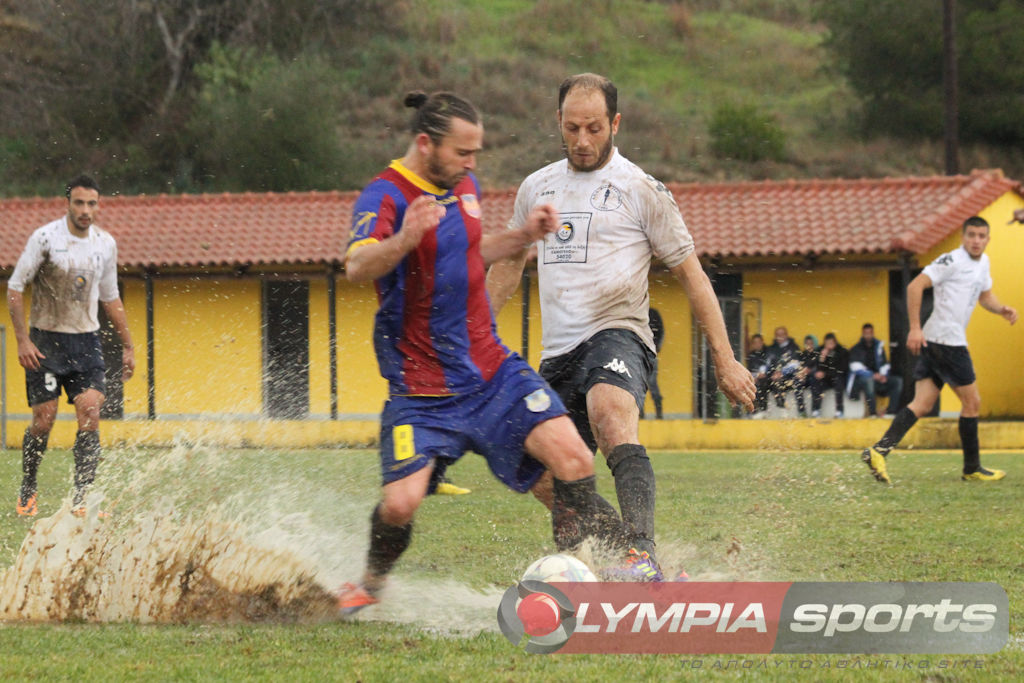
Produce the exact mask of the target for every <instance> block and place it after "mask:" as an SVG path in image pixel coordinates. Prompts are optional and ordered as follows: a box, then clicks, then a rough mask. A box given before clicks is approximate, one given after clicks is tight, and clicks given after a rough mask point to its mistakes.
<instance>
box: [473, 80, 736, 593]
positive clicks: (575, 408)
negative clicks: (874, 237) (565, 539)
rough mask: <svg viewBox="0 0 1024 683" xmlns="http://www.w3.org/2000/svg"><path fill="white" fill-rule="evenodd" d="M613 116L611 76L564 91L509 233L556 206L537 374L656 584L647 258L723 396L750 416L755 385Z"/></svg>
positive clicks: (546, 254) (678, 225)
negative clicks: (542, 159) (558, 138)
mask: <svg viewBox="0 0 1024 683" xmlns="http://www.w3.org/2000/svg"><path fill="white" fill-rule="evenodd" d="M617 109H618V93H617V90H616V88H615V86H614V85H613V84H612V82H611V81H609V80H608V79H607V78H605V77H604V76H599V75H597V74H591V73H585V74H579V75H576V76H571V77H569V78H567V79H566V80H565V81H564V82H563V83H562V84H561V86H560V88H559V92H558V123H559V127H560V129H561V135H562V143H563V149H564V152H565V155H566V158H565V159H564V160H562V161H557V162H555V163H553V164H550V165H548V166H545V167H544V168H542V169H540V170H539V171H537V172H535V173H533V174H532V175H530V176H529V177H528V178H526V180H525V181H523V183H522V185H521V186H520V188H519V192H518V194H517V195H516V200H515V212H514V215H513V218H512V221H511V223H510V226H509V227H510V228H512V229H516V228H519V226H521V225H522V224H523V223H524V222H525V220H526V217H527V216H528V215H529V213H530V211H531V209H533V207H535V206H538V205H541V204H547V203H550V204H553V205H554V206H555V207H556V208H557V209H558V211H559V214H560V216H559V220H560V226H561V227H560V229H559V230H558V232H556V233H554V234H551V235H548V236H547V237H546V238H545V239H544V241H543V242H540V243H538V254H537V267H538V272H539V278H540V301H541V319H542V324H543V346H544V350H543V353H542V355H541V366H540V373H541V375H542V376H543V377H544V378H545V379H547V380H548V382H549V383H550V384H551V386H552V388H554V389H555V391H557V392H558V393H559V395H560V396H561V397H562V400H563V402H565V404H566V406H567V407H568V409H569V411H570V414H571V416H572V418H573V420H574V422H575V423H576V427H577V429H578V430H579V431H580V434H581V435H583V437H584V439H585V440H586V441H587V444H588V445H589V446H590V449H591V450H592V451H594V450H596V449H597V448H600V449H601V452H602V453H603V454H604V456H605V459H606V460H607V463H608V467H609V468H610V469H611V471H612V475H613V476H614V478H615V491H616V495H617V497H618V500H619V506H620V508H621V510H622V517H623V521H624V522H625V523H626V525H627V528H628V531H629V538H628V539H626V540H627V544H626V545H627V546H628V547H629V550H628V558H627V566H629V565H630V564H631V565H634V566H636V567H638V568H639V569H640V571H639V572H637V573H638V576H636V578H641V579H647V580H660V579H661V578H662V575H661V570H660V567H659V565H658V563H657V561H656V559H655V557H654V549H655V543H654V501H655V481H654V471H653V469H652V468H651V463H650V460H649V459H648V457H647V452H646V450H645V449H644V447H643V446H642V445H641V444H640V443H639V427H638V422H639V414H640V409H641V407H642V406H643V401H644V398H645V396H646V393H647V377H648V373H649V370H650V368H651V365H652V363H653V362H654V354H655V346H654V339H653V337H652V334H651V328H650V326H649V325H648V308H649V303H650V301H649V297H648V291H647V290H648V282H647V276H648V271H649V270H650V266H651V261H652V259H654V258H658V259H660V260H661V261H662V263H664V264H665V265H666V266H667V267H668V268H669V270H670V271H671V273H672V274H673V275H674V276H675V277H676V278H677V279H678V280H679V282H680V283H681V284H682V285H683V288H684V290H685V292H686V294H687V296H688V297H689V299H690V303H691V306H692V308H693V311H694V313H695V315H696V317H697V319H698V320H699V321H700V324H701V326H702V328H703V330H704V333H705V334H706V335H707V337H708V340H709V341H710V343H711V348H712V353H713V356H714V362H715V366H716V369H717V377H718V386H719V389H721V390H722V392H723V393H725V395H726V396H727V397H728V398H729V400H730V401H731V402H733V403H734V404H737V403H738V404H741V405H743V406H744V407H745V408H746V409H747V410H753V400H754V395H755V387H754V382H753V380H752V379H751V376H750V373H749V372H748V371H747V370H746V368H744V367H743V365H742V364H741V363H740V362H739V361H737V360H736V358H735V356H734V355H733V351H732V347H731V346H730V344H729V340H728V337H727V336H726V328H725V323H724V321H723V319H722V314H721V309H720V308H719V304H718V300H717V298H716V297H715V293H714V291H713V290H712V287H711V283H710V281H709V280H708V277H707V275H706V274H705V273H704V270H703V269H702V268H701V265H700V261H699V260H698V258H697V255H696V254H695V253H694V247H693V239H692V238H691V237H690V234H689V232H688V231H687V229H686V225H685V223H684V222H683V218H682V216H681V215H680V213H679V207H678V206H677V205H676V202H675V199H674V198H673V196H672V194H671V193H670V192H669V191H668V189H667V188H666V187H665V186H664V185H663V184H662V183H660V182H659V181H657V180H655V179H654V178H652V177H651V176H649V175H647V174H646V173H645V172H644V171H643V170H641V169H640V168H639V167H638V166H636V165H635V164H633V163H632V162H630V161H629V160H627V159H626V158H625V157H623V156H622V155H621V154H619V152H618V150H617V149H616V148H615V144H614V136H615V134H616V132H617V131H618V128H619V123H620V120H621V114H619V113H618V111H617ZM524 262H525V257H523V258H521V259H519V260H517V261H510V262H504V263H501V264H498V265H496V266H495V267H493V268H492V271H491V273H490V275H489V284H490V287H489V288H490V292H491V302H492V306H495V307H499V308H500V306H501V305H502V304H503V303H504V302H505V301H506V300H507V298H508V297H509V296H510V295H511V294H512V291H514V289H515V285H516V284H517V283H518V281H519V276H520V274H521V272H522V266H523V264H524Z"/></svg>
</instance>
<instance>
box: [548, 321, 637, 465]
mask: <svg viewBox="0 0 1024 683" xmlns="http://www.w3.org/2000/svg"><path fill="white" fill-rule="evenodd" d="M654 359H655V355H654V352H653V351H652V350H651V349H649V348H648V347H647V345H646V344H644V342H643V340H641V339H640V337H639V336H637V334H636V333H635V332H632V331H630V330H620V329H611V330H601V331H600V332H598V333H597V334H595V335H594V336H593V337H591V338H590V339H588V340H586V341H585V342H583V343H582V344H580V345H579V346H577V347H576V348H575V349H573V350H572V351H570V352H569V353H565V354H562V355H561V356H556V357H554V358H548V359H547V360H545V361H543V362H541V364H540V375H541V377H543V378H544V379H546V380H547V381H548V384H550V385H551V388H552V389H554V390H555V391H556V392H557V393H558V395H559V396H560V397H561V399H562V402H563V403H565V407H566V409H568V411H569V417H571V418H572V421H573V422H574V423H575V424H576V429H577V431H579V433H580V436H582V437H583V440H584V441H585V442H586V443H587V445H588V446H589V447H590V450H592V451H596V450H597V440H596V439H595V438H594V434H593V432H592V431H591V429H590V417H589V415H588V414H587V392H588V391H590V388H591V387H593V386H594V385H595V384H611V385H613V386H616V387H619V388H620V389H625V390H626V391H628V392H629V393H631V394H632V395H633V398H634V399H636V405H637V411H638V412H639V411H640V410H641V409H642V408H643V405H644V400H645V399H646V397H647V377H648V376H649V374H650V372H651V368H652V367H653V366H654Z"/></svg>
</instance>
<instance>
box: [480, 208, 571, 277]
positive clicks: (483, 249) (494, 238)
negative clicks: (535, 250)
mask: <svg viewBox="0 0 1024 683" xmlns="http://www.w3.org/2000/svg"><path fill="white" fill-rule="evenodd" d="M557 230H558V212H557V211H556V210H555V207H553V206H551V205H550V204H542V205H540V206H537V207H534V208H533V210H532V211H530V214H529V215H528V216H527V217H526V222H525V223H523V225H521V226H519V227H518V228H514V229H512V230H502V231H499V232H494V233H490V234H488V235H484V236H483V237H482V238H481V239H480V254H481V255H482V256H483V257H484V263H485V264H486V265H491V264H492V263H495V262H496V261H500V260H502V259H510V258H515V259H517V260H519V261H520V262H525V259H526V251H527V249H529V248H530V245H531V244H533V243H534V242H536V241H538V240H541V239H544V236H545V235H547V234H548V233H552V232H555V231H557Z"/></svg>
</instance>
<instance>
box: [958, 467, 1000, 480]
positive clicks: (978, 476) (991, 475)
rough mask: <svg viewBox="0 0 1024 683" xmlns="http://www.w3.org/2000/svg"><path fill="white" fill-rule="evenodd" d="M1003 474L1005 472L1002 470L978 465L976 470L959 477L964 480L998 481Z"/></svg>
mask: <svg viewBox="0 0 1024 683" xmlns="http://www.w3.org/2000/svg"><path fill="white" fill-rule="evenodd" d="M1005 476H1006V472H1004V471H1002V470H986V469H985V468H984V467H979V468H978V470H977V471H976V472H971V473H970V474H964V475H961V476H960V478H961V479H963V480H964V481H999V480H1000V479H1002V478H1003V477H1005Z"/></svg>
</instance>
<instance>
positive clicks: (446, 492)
mask: <svg viewBox="0 0 1024 683" xmlns="http://www.w3.org/2000/svg"><path fill="white" fill-rule="evenodd" d="M434 493H436V494H437V495H439V496H464V495H466V494H467V493H469V489H464V488H462V487H461V486H456V485H455V484H453V483H451V482H450V481H442V482H440V483H439V484H438V485H437V488H436V489H434Z"/></svg>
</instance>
